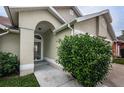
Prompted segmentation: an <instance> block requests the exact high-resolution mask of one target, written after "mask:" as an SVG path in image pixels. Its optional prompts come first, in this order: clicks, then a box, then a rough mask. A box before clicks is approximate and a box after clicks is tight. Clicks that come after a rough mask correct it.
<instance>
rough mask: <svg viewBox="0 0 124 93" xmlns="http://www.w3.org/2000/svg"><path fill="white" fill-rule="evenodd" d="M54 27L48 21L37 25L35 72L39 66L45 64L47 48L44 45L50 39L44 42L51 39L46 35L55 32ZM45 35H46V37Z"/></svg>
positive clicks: (35, 33)
mask: <svg viewBox="0 0 124 93" xmlns="http://www.w3.org/2000/svg"><path fill="white" fill-rule="evenodd" d="M54 29H55V28H54V26H53V25H52V24H51V23H50V22H48V21H41V22H39V23H38V24H37V25H36V28H35V31H34V64H35V67H34V70H36V69H35V68H36V67H37V65H38V66H39V64H40V63H41V64H42V63H43V62H42V61H43V60H44V54H45V52H46V51H45V47H44V44H45V43H47V42H48V40H49V39H47V40H44V39H46V37H47V38H49V36H48V35H46V33H49V32H51V34H52V31H53V30H54ZM44 34H45V35H44Z"/></svg>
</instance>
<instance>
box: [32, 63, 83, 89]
mask: <svg viewBox="0 0 124 93" xmlns="http://www.w3.org/2000/svg"><path fill="white" fill-rule="evenodd" d="M34 74H35V76H36V78H37V80H38V82H39V84H40V86H41V87H81V85H80V84H79V83H78V82H77V81H76V80H75V79H74V78H73V77H72V76H71V75H69V74H68V73H66V72H64V71H62V70H59V69H56V68H54V67H52V66H51V65H49V64H48V63H47V62H45V61H43V62H37V63H36V64H35V73H34Z"/></svg>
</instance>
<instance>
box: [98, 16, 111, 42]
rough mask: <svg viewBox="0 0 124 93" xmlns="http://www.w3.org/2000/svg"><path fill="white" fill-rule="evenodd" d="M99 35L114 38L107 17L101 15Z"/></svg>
mask: <svg viewBox="0 0 124 93" xmlns="http://www.w3.org/2000/svg"><path fill="white" fill-rule="evenodd" d="M99 36H103V37H106V38H107V39H109V40H112V38H111V36H110V34H109V33H108V30H107V23H106V21H105V19H104V18H103V16H100V17H99Z"/></svg>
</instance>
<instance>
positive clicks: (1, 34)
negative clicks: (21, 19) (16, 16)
mask: <svg viewBox="0 0 124 93" xmlns="http://www.w3.org/2000/svg"><path fill="white" fill-rule="evenodd" d="M8 33H9V31H7V32H5V33H2V34H0V36H3V35H6V34H8Z"/></svg>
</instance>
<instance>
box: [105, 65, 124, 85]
mask: <svg viewBox="0 0 124 93" xmlns="http://www.w3.org/2000/svg"><path fill="white" fill-rule="evenodd" d="M104 84H105V85H107V86H109V87H124V65H121V64H112V70H111V71H110V74H109V75H108V78H107V80H106V81H105V82H104Z"/></svg>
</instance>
